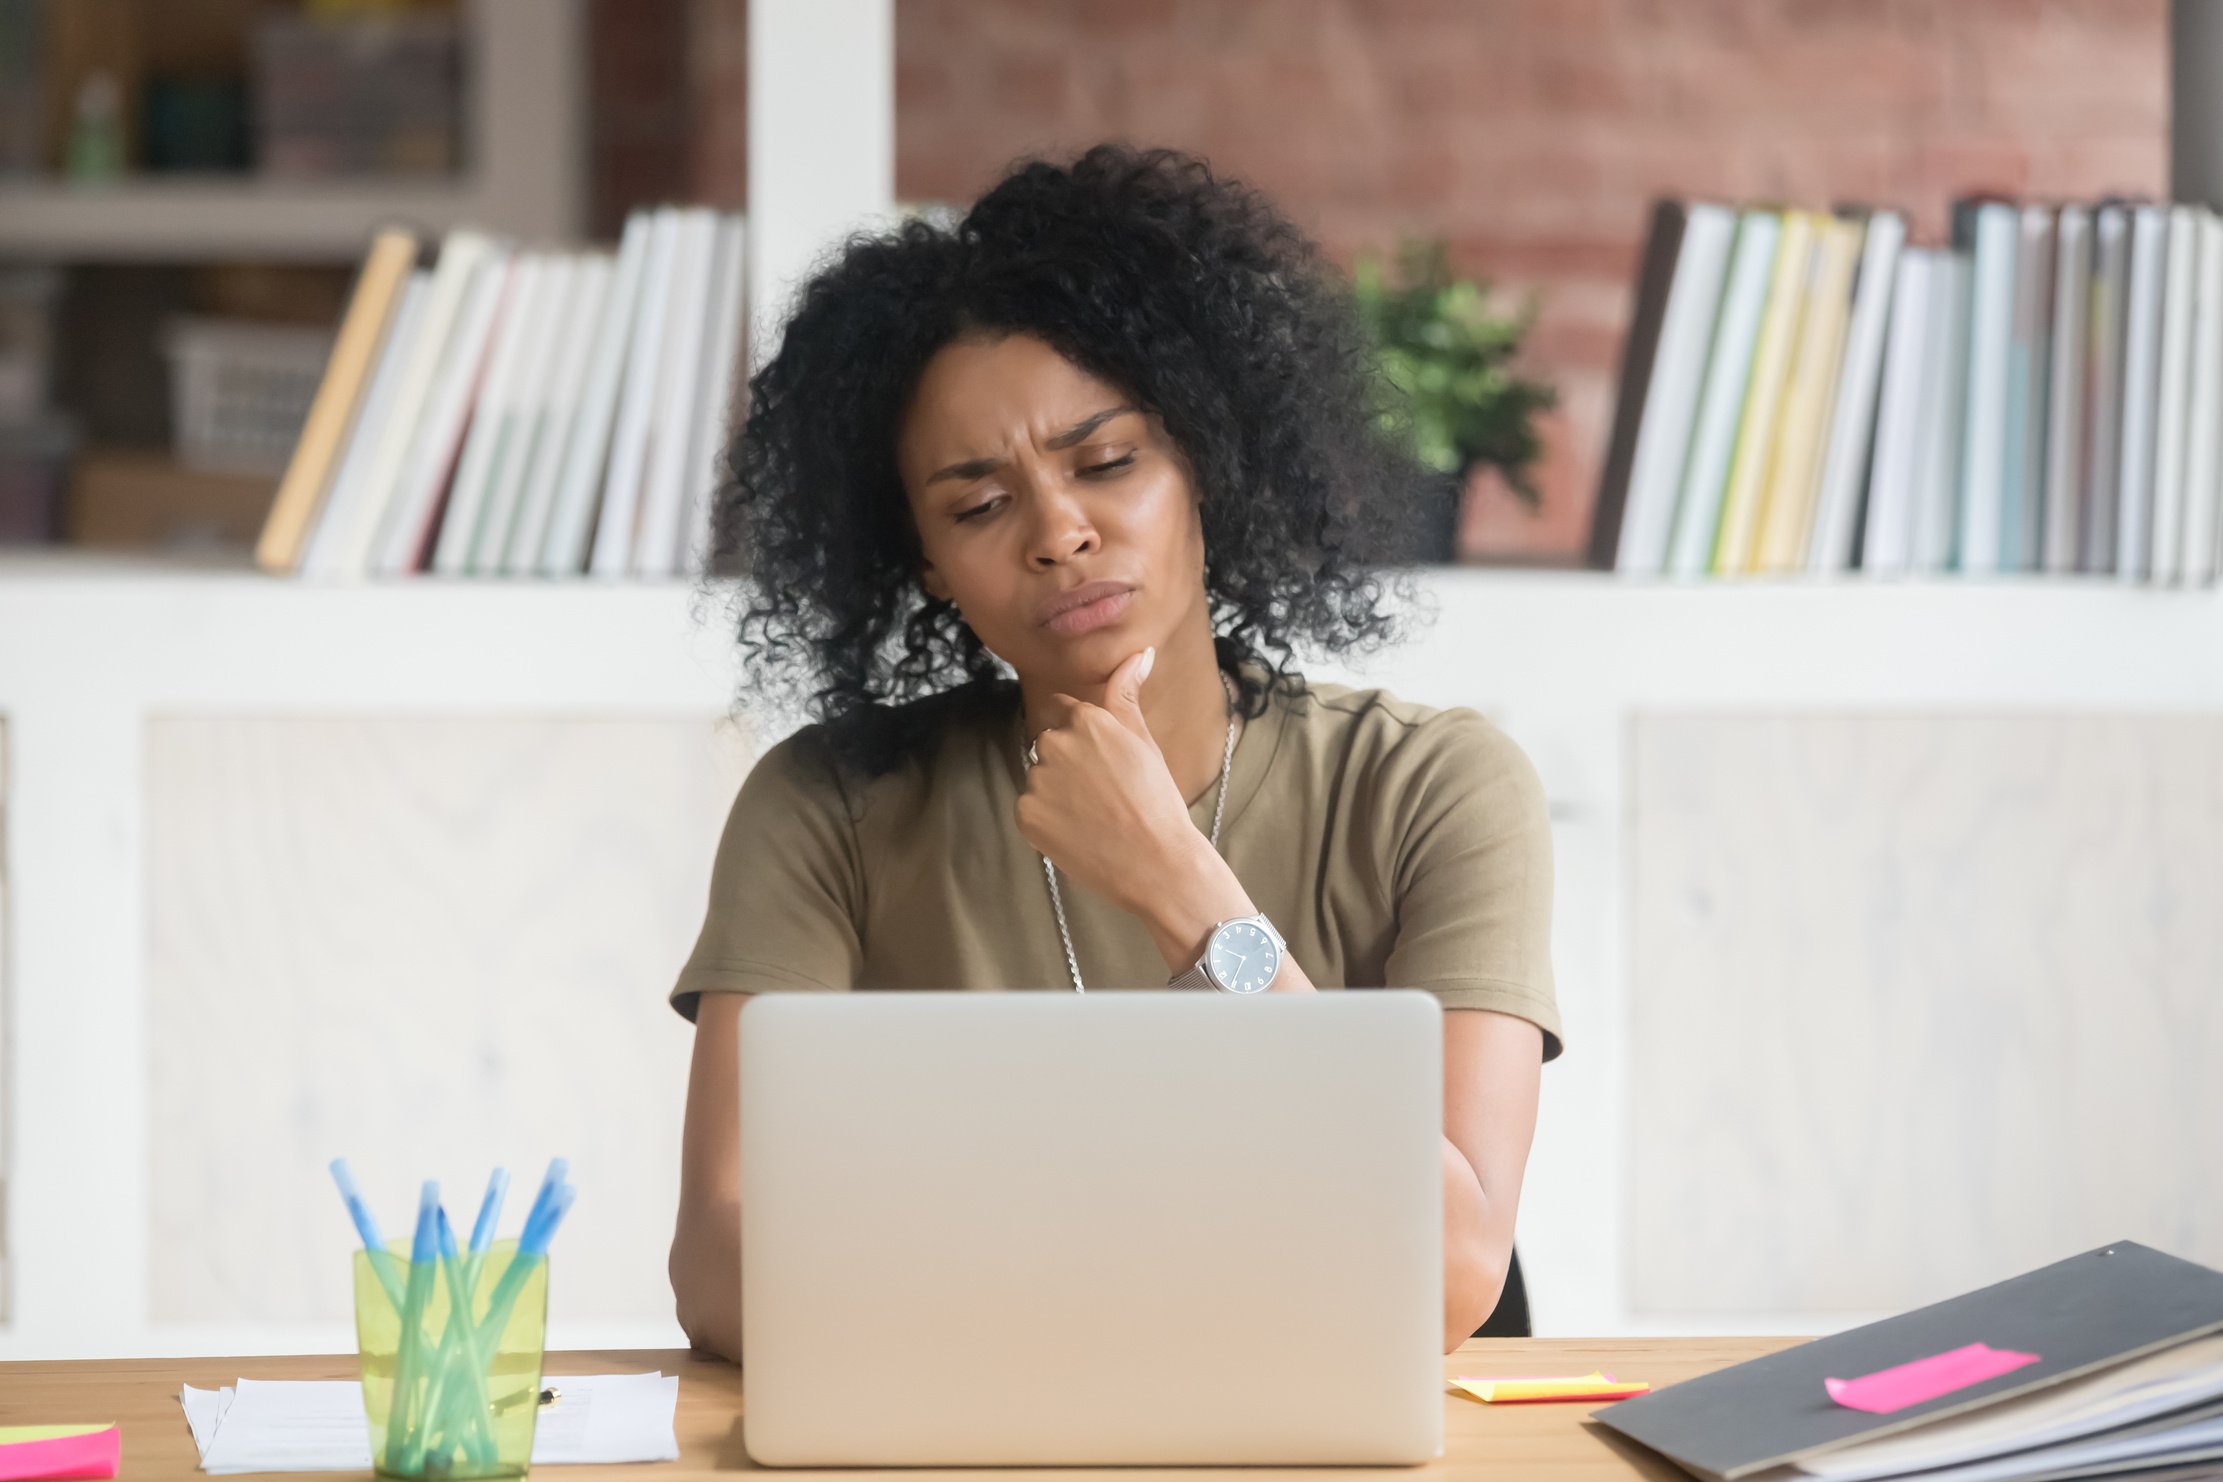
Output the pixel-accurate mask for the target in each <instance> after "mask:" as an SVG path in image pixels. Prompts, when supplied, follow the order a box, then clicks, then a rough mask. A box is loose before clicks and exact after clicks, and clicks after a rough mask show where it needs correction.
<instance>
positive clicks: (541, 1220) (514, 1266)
mask: <svg viewBox="0 0 2223 1482" xmlns="http://www.w3.org/2000/svg"><path fill="white" fill-rule="evenodd" d="M578 1193H579V1191H578V1190H577V1189H574V1188H572V1187H571V1186H570V1185H569V1184H566V1185H564V1186H563V1187H562V1188H561V1189H559V1190H557V1192H556V1196H555V1198H553V1199H552V1200H550V1201H549V1202H548V1203H547V1205H546V1206H545V1207H543V1208H541V1209H538V1210H536V1211H534V1217H533V1218H532V1219H529V1220H527V1221H526V1222H525V1233H524V1234H523V1235H522V1236H520V1237H519V1238H518V1241H517V1258H516V1259H515V1260H513V1261H511V1262H510V1263H509V1269H508V1270H507V1271H504V1272H503V1273H502V1279H501V1280H500V1281H498V1282H496V1283H495V1284H494V1295H493V1297H492V1298H491V1299H490V1300H489V1301H488V1302H487V1304H486V1316H485V1317H484V1318H482V1319H481V1320H480V1322H479V1343H480V1345H481V1347H484V1346H485V1345H486V1344H489V1343H494V1342H497V1341H499V1340H500V1338H501V1336H502V1330H503V1329H504V1328H506V1327H508V1326H509V1310H510V1308H511V1307H513V1306H515V1305H516V1303H517V1294H518V1292H519V1291H521V1290H522V1289H523V1288H524V1285H525V1278H526V1277H527V1276H529V1275H530V1274H531V1273H532V1268H533V1267H534V1266H535V1265H537V1264H538V1263H539V1262H540V1261H541V1260H543V1259H544V1258H545V1257H546V1256H547V1253H548V1242H549V1241H550V1240H552V1239H554V1238H555V1234H556V1227H557V1226H558V1225H560V1224H562V1223H563V1217H564V1215H565V1214H567V1213H569V1212H570V1209H571V1201H572V1200H573V1199H574V1198H576V1197H577V1196H578Z"/></svg>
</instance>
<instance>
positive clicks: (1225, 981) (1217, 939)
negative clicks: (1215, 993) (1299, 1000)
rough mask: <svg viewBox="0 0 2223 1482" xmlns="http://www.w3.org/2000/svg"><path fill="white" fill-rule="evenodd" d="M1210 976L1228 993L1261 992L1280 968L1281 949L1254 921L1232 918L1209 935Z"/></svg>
mask: <svg viewBox="0 0 2223 1482" xmlns="http://www.w3.org/2000/svg"><path fill="white" fill-rule="evenodd" d="M1210 962H1211V967H1212V976H1213V977H1215V978H1217V979H1218V980H1219V982H1220V986H1221V987H1223V988H1225V989H1226V990H1227V991H1228V992H1230V993H1262V992H1264V991H1265V989H1266V985H1267V984H1268V983H1271V982H1272V981H1273V980H1274V975H1275V974H1276V973H1277V972H1279V971H1280V969H1281V950H1280V949H1279V948H1277V947H1276V946H1275V945H1274V939H1273V938H1272V937H1270V936H1268V935H1266V933H1265V932H1263V931H1261V930H1260V929H1259V927H1258V924H1257V923H1256V922H1253V921H1231V922H1229V923H1228V924H1227V925H1225V926H1223V927H1221V928H1220V929H1219V930H1218V931H1216V932H1214V933H1213V934H1212V949H1211V958H1210Z"/></svg>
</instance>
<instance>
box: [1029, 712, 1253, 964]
mask: <svg viewBox="0 0 2223 1482" xmlns="http://www.w3.org/2000/svg"><path fill="white" fill-rule="evenodd" d="M1220 690H1221V692H1222V693H1224V694H1225V695H1226V696H1227V744H1226V745H1225V746H1223V747H1221V748H1220V786H1219V794H1218V796H1217V797H1215V798H1214V799H1213V800H1212V847H1213V848H1214V849H1217V848H1219V847H1220V819H1221V817H1222V816H1223V815H1224V814H1225V813H1226V811H1227V776H1228V773H1229V772H1231V771H1233V770H1234V766H1235V686H1234V684H1233V683H1232V682H1230V681H1229V679H1228V677H1227V673H1226V671H1225V670H1222V671H1221V672H1220ZM1019 759H1020V761H1021V762H1023V763H1025V765H1026V769H1027V770H1028V771H1030V772H1031V771H1033V770H1034V764H1035V761H1036V757H1035V752H1034V741H1033V739H1032V738H1031V737H1029V738H1028V739H1027V740H1026V741H1025V742H1024V743H1023V744H1022V745H1021V746H1020V748H1019ZM1035 858H1037V859H1039V860H1041V861H1042V878H1043V879H1044V880H1047V881H1048V882H1049V883H1050V909H1051V910H1053V911H1055V912H1056V913H1057V935H1058V940H1059V941H1061V942H1063V943H1064V944H1065V969H1066V971H1067V972H1069V973H1071V974H1072V975H1073V991H1074V992H1075V993H1086V992H1087V991H1088V989H1087V988H1085V987H1084V986H1082V984H1081V961H1080V959H1079V958H1078V957H1076V956H1074V955H1073V933H1072V932H1071V931H1069V930H1067V929H1066V925H1065V898H1064V897H1063V896H1062V895H1060V894H1059V893H1058V888H1057V867H1056V866H1055V865H1052V864H1051V863H1050V859H1049V856H1048V855H1046V854H1043V853H1041V852H1040V851H1037V852H1036V854H1035Z"/></svg>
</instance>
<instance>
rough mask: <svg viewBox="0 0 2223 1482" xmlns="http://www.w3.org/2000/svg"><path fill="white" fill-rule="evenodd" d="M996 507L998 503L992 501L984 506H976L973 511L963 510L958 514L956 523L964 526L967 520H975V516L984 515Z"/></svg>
mask: <svg viewBox="0 0 2223 1482" xmlns="http://www.w3.org/2000/svg"><path fill="white" fill-rule="evenodd" d="M995 507H996V501H995V500H993V499H991V500H988V501H987V502H985V503H983V504H976V505H974V506H973V507H972V508H971V509H961V510H959V511H958V512H957V515H956V521H957V523H958V524H960V525H962V524H964V523H965V522H966V521H967V520H969V519H971V518H973V517H974V516H975V515H984V514H986V513H988V511H990V510H992V509H994V508H995Z"/></svg>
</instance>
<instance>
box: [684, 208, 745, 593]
mask: <svg viewBox="0 0 2223 1482" xmlns="http://www.w3.org/2000/svg"><path fill="white" fill-rule="evenodd" d="M747 240H748V230H747V223H746V222H744V221H743V219H742V217H741V215H740V213H739V212H728V213H726V214H725V215H724V216H722V217H720V218H719V221H718V242H717V247H716V249H715V250H714V251H713V253H712V255H711V264H712V266H711V273H710V333H709V334H708V335H707V336H706V337H705V338H704V340H703V373H702V377H701V385H702V400H701V402H700V403H699V404H698V405H697V407H696V410H695V425H694V429H693V432H692V434H691V435H690V439H689V445H688V446H689V451H688V455H687V476H688V478H689V479H691V480H692V481H693V487H692V488H691V489H689V490H688V494H687V510H686V516H685V521H684V525H683V528H682V529H681V531H680V540H681V547H680V550H679V552H678V553H677V562H678V569H679V570H681V571H684V572H687V573H690V574H694V575H701V574H703V573H705V572H707V571H708V570H709V565H710V559H711V556H712V551H711V536H712V529H711V527H712V521H713V518H714V515H715V507H716V500H717V493H718V489H719V487H720V485H721V483H722V482H723V467H722V459H723V456H724V453H725V446H726V441H727V438H728V437H729V436H730V434H731V426H732V419H733V400H734V388H735V387H736V386H737V385H739V384H740V380H741V352H742V336H741V316H742V311H743V309H744V307H745V306H746V302H747V300H746V295H745V294H744V292H743V287H742V274H741V270H742V260H743V255H744V253H745V252H746V250H747Z"/></svg>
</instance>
